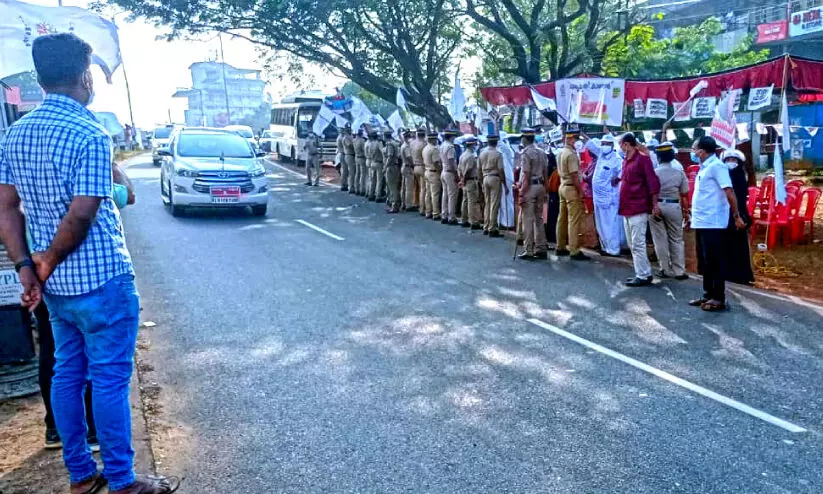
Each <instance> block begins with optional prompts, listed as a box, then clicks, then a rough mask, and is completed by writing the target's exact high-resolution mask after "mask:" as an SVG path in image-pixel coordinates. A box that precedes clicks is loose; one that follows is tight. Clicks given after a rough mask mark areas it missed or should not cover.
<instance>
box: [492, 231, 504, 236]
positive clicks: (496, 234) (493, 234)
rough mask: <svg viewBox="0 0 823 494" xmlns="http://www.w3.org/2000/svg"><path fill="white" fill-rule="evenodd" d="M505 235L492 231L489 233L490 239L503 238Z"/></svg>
mask: <svg viewBox="0 0 823 494" xmlns="http://www.w3.org/2000/svg"><path fill="white" fill-rule="evenodd" d="M502 236H503V235H501V234H500V232H498V231H491V232H489V237H502Z"/></svg>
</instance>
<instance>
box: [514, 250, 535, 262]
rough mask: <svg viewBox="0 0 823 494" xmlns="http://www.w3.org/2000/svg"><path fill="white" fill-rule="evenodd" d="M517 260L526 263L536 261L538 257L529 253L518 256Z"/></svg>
mask: <svg viewBox="0 0 823 494" xmlns="http://www.w3.org/2000/svg"><path fill="white" fill-rule="evenodd" d="M517 258H518V259H522V260H524V261H534V260H535V259H537V257H535V256H534V254H529V253H528V252H524V253H522V254H520V255H519V256H517Z"/></svg>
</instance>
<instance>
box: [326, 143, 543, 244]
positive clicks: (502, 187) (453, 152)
mask: <svg viewBox="0 0 823 494" xmlns="http://www.w3.org/2000/svg"><path fill="white" fill-rule="evenodd" d="M442 134H443V142H442V143H440V140H439V135H438V134H437V133H427V132H426V130H425V129H417V130H416V131H414V132H413V131H411V130H405V131H402V132H401V136H402V142H398V141H397V140H395V138H394V132H393V131H391V130H385V131H383V132H378V131H375V130H372V131H369V132H366V131H365V130H362V129H361V130H359V131H358V132H357V133H356V134H354V135H353V134H352V130H351V128H350V127H344V128H343V129H342V133H341V134H340V136H339V137H338V139H337V159H336V161H337V163H338V164H339V165H340V175H341V187H340V188H341V190H343V191H348V192H349V193H350V194H356V195H359V196H363V197H366V198H367V199H368V200H369V201H374V202H386V203H387V205H388V209H387V213H390V214H395V213H399V212H418V213H419V214H420V215H421V216H424V217H425V218H427V219H431V220H435V221H440V222H441V223H443V224H449V225H460V226H463V227H465V228H471V229H472V230H483V234H484V235H489V236H491V237H500V236H501V234H500V228H499V225H498V221H497V218H498V214H499V210H500V203H501V196H502V194H503V193H504V192H505V193H506V194H508V193H509V188H508V185H507V184H506V181H505V170H504V165H503V155H502V154H501V153H500V151H498V149H497V144H498V141H499V137H498V136H496V135H490V136H488V140H487V142H488V146H487V147H485V148H484V149H483V150H482V151H481V152H480V153H478V152H477V151H478V150H477V148H478V144H479V141H478V140H477V138H476V137H469V138H467V139H465V140H464V141H463V143H462V149H458V146H457V145H456V144H455V142H454V141H455V138H456V137H457V131H456V130H454V129H446V130H445V131H443V133H442ZM533 137H534V134H533V133H532V141H533ZM461 190H462V200H461V204H458V198H459V197H460V191H461ZM458 211H459V213H460V217H459V218H458Z"/></svg>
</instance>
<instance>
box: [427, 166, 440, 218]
mask: <svg viewBox="0 0 823 494" xmlns="http://www.w3.org/2000/svg"><path fill="white" fill-rule="evenodd" d="M442 190H443V186H442V184H441V183H440V172H432V171H427V172H426V197H425V199H426V214H427V215H428V214H431V215H432V216H433V217H435V218H439V217H440V192H441V191H442Z"/></svg>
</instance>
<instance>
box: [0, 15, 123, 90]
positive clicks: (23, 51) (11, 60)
mask: <svg viewBox="0 0 823 494" xmlns="http://www.w3.org/2000/svg"><path fill="white" fill-rule="evenodd" d="M0 12H2V16H0V78H3V77H8V76H10V75H14V74H18V73H20V72H28V71H32V70H34V61H33V60H32V58H31V44H32V42H33V41H34V39H35V38H37V37H38V36H41V35H43V34H54V33H64V32H70V33H74V34H76V35H77V36H78V37H80V38H81V39H83V40H84V41H85V42H86V43H88V44H90V45H91V47H92V50H93V52H92V63H93V64H95V65H99V66H100V68H102V69H103V73H104V74H106V79H107V80H108V81H109V82H111V75H112V74H113V73H114V71H115V70H116V69H117V67H119V66H120V40H119V38H118V36H117V27H116V26H115V25H114V23H113V22H111V21H109V20H106V19H104V18H102V17H100V16H99V15H96V14H93V13H91V12H89V11H88V10H85V9H81V8H79V7H41V6H39V5H32V4H29V3H23V2H18V1H16V0H0Z"/></svg>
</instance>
